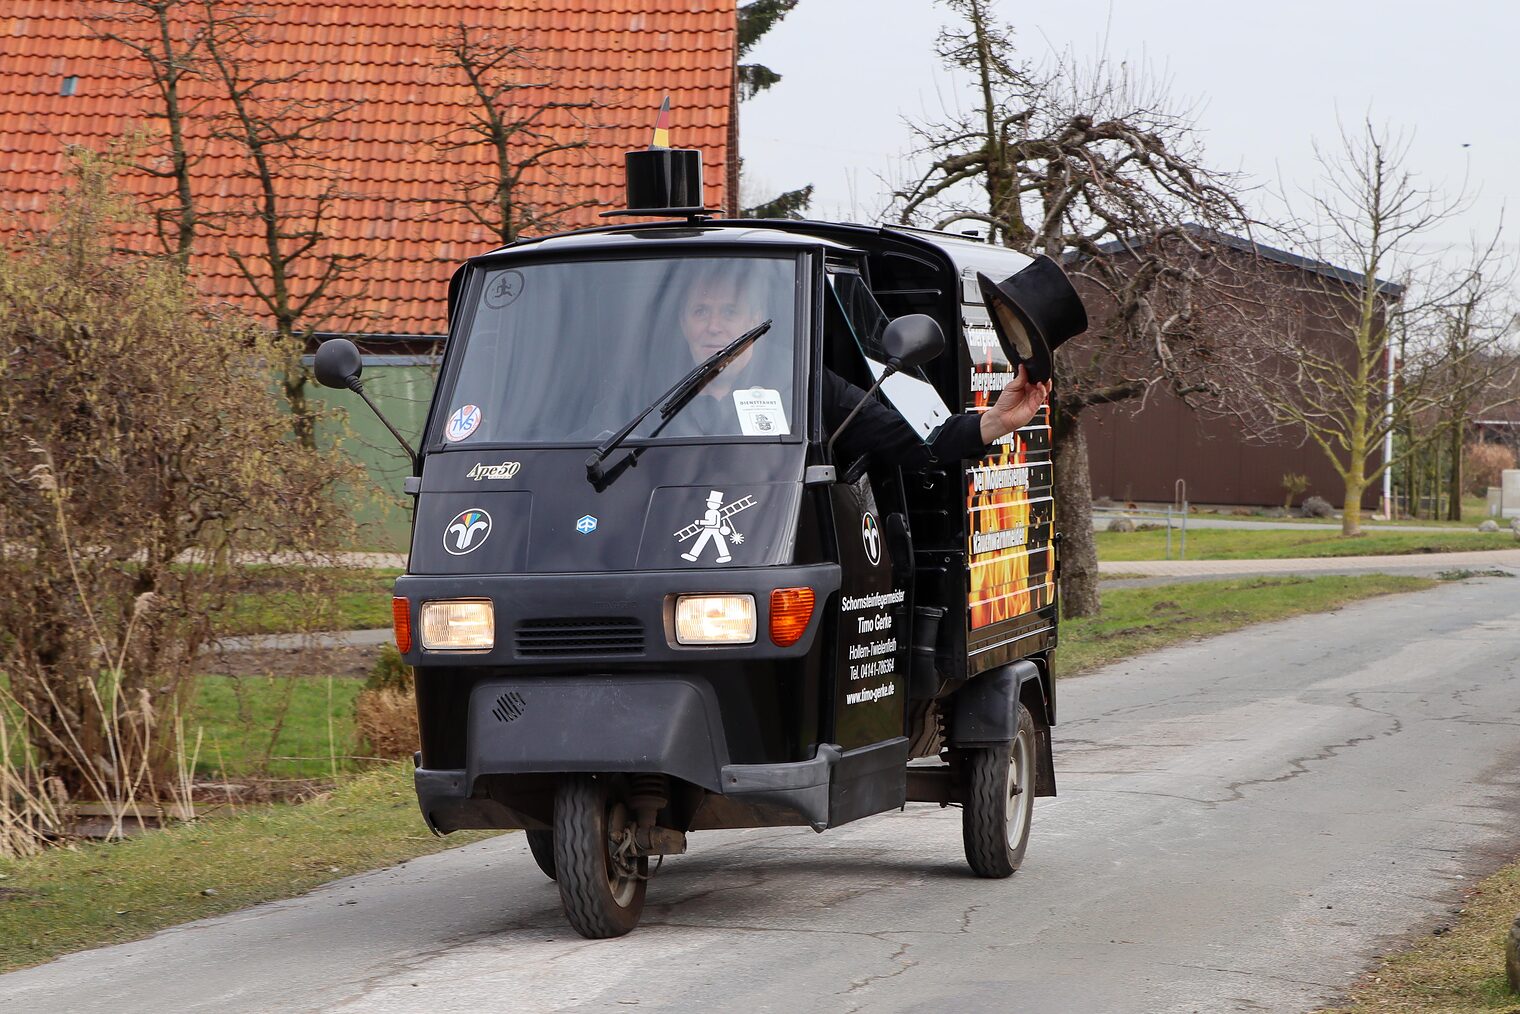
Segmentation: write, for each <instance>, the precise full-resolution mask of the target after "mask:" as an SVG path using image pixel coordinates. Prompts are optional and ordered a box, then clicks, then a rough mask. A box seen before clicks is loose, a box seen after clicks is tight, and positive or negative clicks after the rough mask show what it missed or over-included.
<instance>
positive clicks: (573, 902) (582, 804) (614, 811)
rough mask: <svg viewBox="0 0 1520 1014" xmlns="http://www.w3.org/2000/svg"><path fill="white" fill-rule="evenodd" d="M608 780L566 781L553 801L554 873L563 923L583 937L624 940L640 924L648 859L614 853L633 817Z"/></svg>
mask: <svg viewBox="0 0 1520 1014" xmlns="http://www.w3.org/2000/svg"><path fill="white" fill-rule="evenodd" d="M609 783H610V779H607V778H597V777H594V776H592V775H586V774H573V775H566V776H564V777H563V778H562V779H561V780H560V783H559V789H558V791H557V792H556V794H555V797H554V834H553V837H554V869H555V873H556V874H557V877H556V878H555V879H556V880H557V882H558V883H559V899H560V903H561V904H562V905H563V906H564V909H565V918H566V919H567V920H569V922H570V925H571V926H572V927H573V928H574V929H575V931H576V932H577V933H579V934H580V935H581V936H583V937H587V938H589V939H592V940H601V939H605V938H607V937H620V936H622V935H623V934H625V933H627V932H628V931H629V930H631V929H633V928H634V927H635V926H637V925H638V923H639V916H640V915H641V914H642V913H643V911H644V891H645V888H646V887H648V884H649V858H648V857H647V856H641V857H638V858H627V857H621V856H619V855H618V854H617V853H616V852H615V848H616V845H617V842H618V841H619V840H620V837H621V833H622V832H623V831H624V830H626V829H627V828H628V827H629V826H630V823H631V821H630V815H629V813H628V809H627V807H625V806H624V805H623V804H622V802H621V800H620V799H618V797H617V795H616V794H615V793H613V792H611V791H610V784H609Z"/></svg>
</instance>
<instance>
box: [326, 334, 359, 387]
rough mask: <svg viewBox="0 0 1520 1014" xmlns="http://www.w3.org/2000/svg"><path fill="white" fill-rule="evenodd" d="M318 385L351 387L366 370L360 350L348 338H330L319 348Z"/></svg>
mask: <svg viewBox="0 0 1520 1014" xmlns="http://www.w3.org/2000/svg"><path fill="white" fill-rule="evenodd" d="M315 366H316V373H317V383H319V384H321V385H322V386H323V387H340V388H342V387H351V386H353V382H354V381H356V380H358V379H359V374H360V373H362V372H363V370H364V360H363V359H362V358H360V356H359V348H358V346H356V345H355V344H354V343H353V342H351V341H349V340H348V339H347V338H329V339H327V341H325V342H323V343H322V344H321V345H318V346H317V358H316V364H315Z"/></svg>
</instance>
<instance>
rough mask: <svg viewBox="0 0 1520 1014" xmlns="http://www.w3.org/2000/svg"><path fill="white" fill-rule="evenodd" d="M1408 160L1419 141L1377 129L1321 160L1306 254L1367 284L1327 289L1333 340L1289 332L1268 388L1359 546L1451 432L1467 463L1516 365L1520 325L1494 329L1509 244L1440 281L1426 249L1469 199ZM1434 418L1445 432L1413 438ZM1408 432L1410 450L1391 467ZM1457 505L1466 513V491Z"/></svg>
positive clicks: (1346, 135)
mask: <svg viewBox="0 0 1520 1014" xmlns="http://www.w3.org/2000/svg"><path fill="white" fill-rule="evenodd" d="M1408 152H1409V140H1408V138H1407V137H1405V136H1400V135H1398V134H1393V133H1390V131H1389V130H1388V129H1387V128H1384V127H1379V126H1376V125H1374V124H1373V123H1372V122H1370V121H1363V122H1362V123H1361V124H1359V126H1358V127H1357V128H1356V129H1355V130H1354V131H1351V130H1346V129H1344V128H1343V129H1342V131H1341V134H1340V138H1339V143H1338V146H1337V148H1336V149H1335V150H1325V149H1323V148H1321V149H1320V150H1319V161H1320V165H1321V167H1322V169H1323V176H1322V180H1321V183H1320V185H1319V187H1318V189H1317V190H1316V191H1315V192H1313V193H1311V194H1310V195H1309V206H1310V214H1309V216H1308V222H1307V224H1306V225H1304V226H1301V227H1300V229H1301V231H1302V232H1303V234H1304V239H1303V242H1305V243H1307V244H1308V245H1310V246H1311V247H1312V248H1313V249H1314V250H1315V252H1316V254H1317V255H1319V256H1320V257H1321V259H1323V260H1328V261H1333V262H1335V263H1339V264H1343V265H1345V267H1346V270H1347V271H1348V272H1349V273H1350V274H1351V275H1353V276H1354V277H1355V279H1356V282H1355V284H1353V285H1349V286H1347V285H1341V284H1331V283H1328V282H1323V283H1321V284H1320V285H1319V287H1318V288H1317V289H1316V291H1314V292H1312V293H1310V295H1311V296H1312V297H1314V300H1315V303H1316V305H1318V306H1319V307H1320V312H1321V313H1322V314H1323V315H1324V316H1325V317H1326V318H1327V319H1328V320H1329V322H1330V324H1331V326H1329V327H1326V328H1321V329H1319V330H1320V332H1321V337H1319V338H1317V339H1316V340H1314V341H1303V340H1301V337H1302V333H1301V332H1296V331H1289V332H1287V333H1286V334H1285V335H1284V338H1285V341H1284V344H1283V346H1282V348H1281V349H1280V350H1279V355H1278V356H1277V357H1276V361H1277V362H1279V363H1281V364H1285V365H1286V367H1287V368H1286V369H1283V370H1281V371H1277V372H1275V373H1273V374H1269V375H1267V376H1265V377H1263V378H1262V379H1263V380H1264V382H1265V383H1266V385H1267V386H1268V387H1269V388H1271V389H1273V395H1272V396H1271V397H1269V398H1267V399H1266V404H1267V405H1268V406H1269V407H1270V409H1271V411H1272V414H1273V415H1274V416H1275V420H1276V421H1277V422H1278V423H1279V424H1282V425H1285V426H1288V427H1290V428H1292V429H1294V430H1296V431H1298V432H1301V433H1303V434H1304V435H1305V436H1306V438H1307V439H1308V441H1309V442H1311V443H1313V444H1314V445H1315V446H1317V447H1318V448H1319V449H1320V451H1321V452H1322V453H1324V454H1325V456H1326V457H1327V458H1328V459H1329V460H1330V462H1331V463H1332V465H1333V466H1334V468H1335V471H1336V474H1337V475H1338V476H1339V477H1340V480H1341V483H1342V486H1343V499H1342V515H1341V534H1342V535H1347V536H1354V535H1359V534H1361V518H1362V498H1363V496H1364V494H1365V492H1366V490H1367V488H1368V487H1369V486H1371V485H1372V484H1374V483H1376V482H1377V481H1378V480H1379V479H1380V478H1381V477H1382V475H1383V473H1384V472H1385V471H1387V470H1388V469H1390V468H1393V467H1394V466H1396V465H1398V464H1400V463H1401V462H1403V461H1405V460H1407V459H1409V458H1410V457H1411V456H1412V455H1414V454H1416V453H1418V452H1419V451H1420V450H1421V449H1422V448H1424V447H1426V446H1428V445H1429V444H1430V443H1431V442H1432V441H1436V440H1440V439H1442V438H1443V437H1447V436H1448V433H1447V431H1448V430H1449V429H1450V430H1455V432H1454V433H1452V434H1450V435H1449V438H1450V439H1451V440H1452V441H1453V442H1454V445H1455V446H1456V448H1457V449H1458V453H1457V455H1456V457H1457V459H1458V461H1460V458H1461V455H1460V447H1461V442H1462V428H1463V426H1464V425H1465V414H1466V411H1467V409H1468V408H1469V407H1471V406H1472V404H1473V402H1474V401H1475V399H1477V398H1478V397H1479V392H1480V391H1482V390H1483V389H1484V388H1486V387H1487V386H1488V384H1489V382H1490V380H1491V379H1492V377H1493V376H1494V375H1495V370H1497V369H1500V368H1501V367H1502V365H1503V364H1502V360H1500V359H1498V358H1496V357H1494V356H1493V355H1492V353H1493V352H1494V350H1495V348H1496V342H1498V341H1499V340H1500V339H1501V338H1502V336H1503V334H1504V332H1505V330H1506V328H1507V325H1508V320H1507V319H1500V320H1498V321H1495V320H1492V319H1490V318H1491V317H1492V316H1493V313H1494V298H1495V295H1496V292H1497V291H1498V290H1500V289H1502V288H1504V287H1506V286H1507V281H1504V280H1503V277H1504V272H1505V271H1506V270H1507V269H1502V268H1501V267H1500V265H1499V262H1498V258H1497V256H1496V251H1497V250H1498V242H1497V240H1498V236H1497V235H1496V236H1495V240H1494V242H1493V243H1490V244H1489V245H1488V246H1487V247H1486V248H1484V249H1481V250H1479V251H1477V252H1475V254H1474V257H1473V259H1472V262H1471V263H1470V264H1469V265H1468V266H1467V267H1466V268H1465V269H1463V270H1461V271H1458V272H1456V273H1455V275H1454V276H1450V277H1446V278H1441V277H1440V276H1439V273H1438V271H1437V268H1436V262H1437V257H1438V256H1439V255H1438V254H1436V253H1431V252H1429V251H1428V249H1422V248H1421V242H1422V240H1424V238H1425V237H1427V236H1429V234H1430V233H1431V232H1432V231H1433V230H1434V229H1436V228H1437V227H1438V226H1440V225H1441V224H1442V223H1444V222H1446V221H1448V220H1450V219H1451V218H1452V217H1453V216H1454V215H1456V214H1458V213H1459V212H1460V211H1462V210H1463V209H1464V206H1465V204H1464V199H1463V198H1462V196H1461V195H1457V196H1455V197H1450V196H1447V195H1445V194H1443V193H1442V192H1441V191H1440V190H1438V189H1437V188H1435V187H1431V186H1428V185H1426V184H1424V183H1422V182H1421V181H1420V179H1419V177H1418V176H1417V175H1416V174H1415V173H1414V172H1413V171H1412V170H1411V169H1409V168H1408V167H1407V158H1408ZM1387 279H1402V280H1403V282H1404V283H1405V284H1396V283H1394V282H1392V281H1388V280H1387ZM1421 279H1423V280H1421ZM1327 334H1328V335H1335V336H1337V337H1336V338H1334V339H1333V340H1329V341H1326V340H1325V339H1324V337H1323V335H1327ZM1396 352H1397V353H1398V354H1397V355H1395V353H1396ZM1396 358H1397V359H1399V360H1400V361H1401V364H1399V365H1396V364H1395V362H1394V360H1395V359H1396ZM1454 414H1459V415H1461V416H1463V417H1464V418H1463V419H1457V420H1453V415H1454ZM1423 418H1430V419H1435V420H1445V425H1434V426H1425V425H1411V423H1412V422H1414V421H1416V420H1420V419H1423ZM1400 431H1402V432H1403V433H1404V434H1406V438H1405V439H1404V440H1403V441H1401V442H1399V444H1397V445H1396V446H1395V448H1394V451H1393V453H1392V454H1391V455H1390V454H1388V453H1386V450H1385V445H1386V444H1387V443H1388V438H1389V437H1390V435H1391V434H1394V433H1396V432H1400ZM1458 469H1460V465H1458ZM1457 500H1458V504H1459V509H1460V490H1459V493H1458V496H1457Z"/></svg>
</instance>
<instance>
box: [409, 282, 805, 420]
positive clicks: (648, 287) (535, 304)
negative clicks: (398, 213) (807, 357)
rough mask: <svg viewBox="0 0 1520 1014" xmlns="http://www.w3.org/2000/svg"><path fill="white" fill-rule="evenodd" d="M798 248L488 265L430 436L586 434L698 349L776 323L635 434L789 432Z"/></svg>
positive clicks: (632, 404) (633, 406)
mask: <svg viewBox="0 0 1520 1014" xmlns="http://www.w3.org/2000/svg"><path fill="white" fill-rule="evenodd" d="M797 263H798V262H797V260H796V258H795V257H755V256H745V257H713V256H703V257H678V258H677V257H666V258H653V257H651V258H632V259H630V258H625V259H620V260H606V261H584V260H581V261H562V262H556V263H546V264H526V265H521V266H513V267H510V268H500V269H497V270H493V271H490V272H488V273H487V274H486V276H485V279H484V284H483V285H481V286H480V288H479V290H478V291H479V296H478V297H477V302H476V306H475V312H474V317H473V320H471V322H470V326H469V331H468V333H467V335H466V336H465V342H464V349H463V352H462V356H463V360H462V362H460V363H459V366H458V368H457V370H456V371H455V372H454V374H453V376H454V378H455V379H454V381H453V387H452V389H451V390H450V391H448V392H447V393H448V397H447V399H446V400H445V401H444V403H443V404H444V407H445V411H444V412H442V413H440V416H441V418H440V420H439V422H438V424H437V425H439V426H440V427H441V430H440V432H439V433H438V434H436V436H435V439H439V440H443V441H446V442H450V443H488V442H489V443H512V444H530V443H586V444H594V443H596V442H597V441H598V440H601V439H602V438H604V437H606V436H608V435H609V434H611V433H613V432H615V431H616V430H618V429H619V428H620V427H621V426H623V425H624V424H625V423H626V422H627V421H628V420H629V419H630V418H631V417H633V416H634V415H636V414H638V413H639V412H640V411H641V410H642V409H644V408H645V407H646V406H647V405H648V404H649V403H650V402H652V401H653V400H654V399H656V398H658V397H659V396H660V395H661V394H662V393H663V392H664V391H665V390H666V389H668V388H669V387H670V386H671V385H672V384H674V383H675V382H676V381H678V380H680V379H681V377H682V376H683V375H685V374H686V373H687V372H689V371H690V370H691V368H692V367H693V366H695V365H696V364H697V363H700V362H702V361H703V360H705V359H706V358H707V357H708V356H710V355H712V354H713V353H714V352H716V351H718V350H719V349H721V348H723V347H725V346H726V345H728V344H729V343H730V342H732V341H733V340H734V339H735V338H738V337H739V336H740V335H741V334H743V333H744V332H745V331H747V330H749V329H750V328H752V327H754V326H755V325H757V324H759V323H760V322H761V321H763V320H766V319H770V320H771V321H773V322H774V323H773V325H772V327H771V330H770V331H769V332H767V333H766V334H764V335H762V336H761V337H760V338H759V339H758V340H757V341H756V342H755V343H754V344H753V345H751V346H750V348H749V349H748V350H747V351H745V352H744V353H743V354H741V355H740V356H739V357H738V358H736V359H735V360H734V361H733V362H732V363H730V364H729V366H728V367H727V369H725V370H724V371H723V372H722V373H720V374H719V375H718V376H717V377H715V378H714V379H713V380H712V381H711V382H709V383H708V384H707V385H706V386H705V387H703V388H702V390H701V392H699V393H698V394H697V396H696V397H694V398H692V399H691V400H690V401H689V402H687V404H686V405H685V406H684V407H682V408H681V410H680V411H678V412H676V413H675V414H674V415H672V416H671V417H670V419H669V420H666V421H664V425H663V426H662V425H661V423H662V420H661V419H660V417H659V414H658V413H652V414H651V415H650V417H649V418H647V419H645V420H644V422H643V423H641V424H640V425H639V426H638V428H637V429H635V430H634V431H633V434H632V437H631V439H632V440H634V441H637V440H640V439H665V438H683V437H693V436H701V437H764V438H775V437H778V436H786V435H788V434H790V433H791V432H792V428H793V427H794V426H795V425H796V422H795V421H796V418H797V415H796V411H795V405H794V403H793V386H794V385H793V374H794V369H793V364H794V361H795V357H794V345H795V334H794V331H795V323H796V300H797V285H798V281H797V271H798V268H797Z"/></svg>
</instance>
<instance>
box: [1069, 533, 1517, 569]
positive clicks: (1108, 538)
mask: <svg viewBox="0 0 1520 1014" xmlns="http://www.w3.org/2000/svg"><path fill="white" fill-rule="evenodd" d="M1181 534H1182V533H1181V532H1179V531H1176V530H1174V531H1173V532H1172V558H1173V559H1176V558H1177V556H1178V553H1179V552H1180V549H1181V541H1182V540H1181ZM1095 537H1096V539H1097V544H1098V559H1100V560H1114V561H1135V560H1164V559H1166V532H1165V531H1164V530H1161V531H1147V532H1097V533H1095ZM1483 549H1520V540H1516V538H1515V537H1514V535H1513V534H1512V533H1510V532H1487V533H1485V532H1476V531H1465V532H1464V531H1455V530H1454V531H1452V532H1451V534H1449V535H1448V534H1444V533H1441V532H1378V531H1371V532H1367V533H1366V534H1364V535H1361V536H1358V537H1357V538H1352V539H1347V538H1342V537H1341V535H1340V533H1338V532H1329V531H1323V530H1306V531H1293V530H1287V529H1283V530H1270V529H1268V530H1257V529H1231V528H1193V529H1190V530H1189V531H1188V533H1187V559H1189V560H1279V559H1288V558H1294V557H1321V556H1384V555H1390V556H1391V555H1404V554H1410V553H1465V552H1472V551H1475V550H1483Z"/></svg>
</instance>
